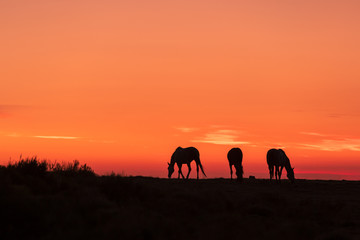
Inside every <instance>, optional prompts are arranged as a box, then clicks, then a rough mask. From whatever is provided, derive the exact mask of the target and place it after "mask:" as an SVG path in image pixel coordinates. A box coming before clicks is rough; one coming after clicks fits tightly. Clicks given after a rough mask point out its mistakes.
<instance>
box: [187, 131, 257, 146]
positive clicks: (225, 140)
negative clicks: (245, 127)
mask: <svg viewBox="0 0 360 240" xmlns="http://www.w3.org/2000/svg"><path fill="white" fill-rule="evenodd" d="M237 134H238V132H237V131H234V130H226V129H223V130H216V131H214V132H210V133H207V134H205V136H204V137H202V138H199V139H195V140H192V142H200V143H212V144H221V145H237V144H250V142H246V141H239V140H237V138H238V136H237Z"/></svg>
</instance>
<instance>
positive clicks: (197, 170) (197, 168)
mask: <svg viewBox="0 0 360 240" xmlns="http://www.w3.org/2000/svg"><path fill="white" fill-rule="evenodd" d="M196 179H197V180H199V164H197V163H196Z"/></svg>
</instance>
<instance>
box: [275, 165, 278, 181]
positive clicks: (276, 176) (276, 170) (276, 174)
mask: <svg viewBox="0 0 360 240" xmlns="http://www.w3.org/2000/svg"><path fill="white" fill-rule="evenodd" d="M278 176H279V166H275V178H276V181H278Z"/></svg>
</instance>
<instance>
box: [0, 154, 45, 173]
mask: <svg viewBox="0 0 360 240" xmlns="http://www.w3.org/2000/svg"><path fill="white" fill-rule="evenodd" d="M7 169H9V170H15V171H18V172H19V173H21V174H27V175H44V174H45V173H46V172H47V171H48V170H49V163H48V162H47V161H46V160H42V161H40V160H39V159H38V158H37V157H36V156H35V157H32V158H25V159H23V158H22V157H21V156H20V160H19V161H17V162H15V163H11V162H10V163H8V166H7Z"/></svg>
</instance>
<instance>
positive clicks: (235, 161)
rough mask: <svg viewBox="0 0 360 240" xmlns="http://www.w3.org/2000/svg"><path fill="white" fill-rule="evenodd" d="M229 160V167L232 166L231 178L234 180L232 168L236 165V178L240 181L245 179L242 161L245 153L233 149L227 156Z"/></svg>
mask: <svg viewBox="0 0 360 240" xmlns="http://www.w3.org/2000/svg"><path fill="white" fill-rule="evenodd" d="M227 159H228V160H229V166H230V176H231V179H233V177H232V175H233V170H232V166H233V165H234V167H235V170H236V172H235V173H236V176H237V179H238V180H242V179H243V173H244V171H243V166H242V159H243V153H242V151H241V149H240V148H232V149H230V151H229V152H228V154H227Z"/></svg>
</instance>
